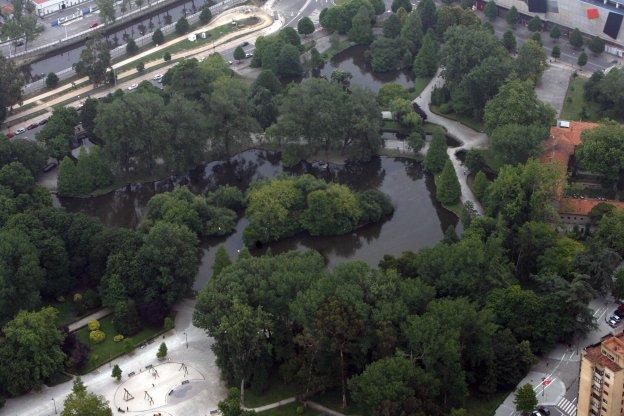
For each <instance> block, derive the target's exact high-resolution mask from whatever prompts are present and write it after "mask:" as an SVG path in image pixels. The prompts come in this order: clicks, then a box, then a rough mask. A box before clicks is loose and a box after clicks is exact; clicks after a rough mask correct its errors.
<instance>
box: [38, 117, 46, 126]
mask: <svg viewBox="0 0 624 416" xmlns="http://www.w3.org/2000/svg"><path fill="white" fill-rule="evenodd" d="M47 122H48V119H47V118H44V119H43V120H41V121H40V122H39V125H40V126H43V125H44V124H46V123H47Z"/></svg>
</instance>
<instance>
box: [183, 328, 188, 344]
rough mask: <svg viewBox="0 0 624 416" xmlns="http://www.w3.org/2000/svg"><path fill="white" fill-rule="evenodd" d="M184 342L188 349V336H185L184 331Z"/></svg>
mask: <svg viewBox="0 0 624 416" xmlns="http://www.w3.org/2000/svg"><path fill="white" fill-rule="evenodd" d="M184 341H185V342H186V348H188V335H187V334H186V331H184Z"/></svg>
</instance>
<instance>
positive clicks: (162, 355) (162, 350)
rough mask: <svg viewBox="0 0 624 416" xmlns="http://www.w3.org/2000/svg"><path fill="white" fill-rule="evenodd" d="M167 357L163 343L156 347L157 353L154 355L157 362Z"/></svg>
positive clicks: (165, 346) (165, 345)
mask: <svg viewBox="0 0 624 416" xmlns="http://www.w3.org/2000/svg"><path fill="white" fill-rule="evenodd" d="M166 356H167V344H165V343H164V342H163V343H162V344H160V346H159V347H158V352H157V353H156V357H157V358H158V359H159V360H162V359H163V358H165V357H166Z"/></svg>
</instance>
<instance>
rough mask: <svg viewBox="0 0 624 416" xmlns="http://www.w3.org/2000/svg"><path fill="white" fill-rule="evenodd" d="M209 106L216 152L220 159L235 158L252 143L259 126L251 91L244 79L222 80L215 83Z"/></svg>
mask: <svg viewBox="0 0 624 416" xmlns="http://www.w3.org/2000/svg"><path fill="white" fill-rule="evenodd" d="M212 88H213V91H212V93H211V94H210V98H209V99H208V102H207V103H206V106H207V108H208V110H209V111H210V112H209V113H208V120H207V123H208V131H209V134H210V135H211V136H212V149H211V150H214V152H215V154H217V155H220V156H226V157H227V156H231V155H232V154H233V153H234V152H236V151H238V150H240V149H241V148H243V147H244V146H245V145H247V144H248V143H250V141H251V133H252V132H256V131H257V130H258V129H259V128H258V124H257V122H256V120H255V119H254V118H253V117H252V108H251V105H250V103H249V99H248V96H249V87H248V86H247V84H246V83H245V82H244V81H243V80H241V79H240V78H233V77H220V78H218V79H216V80H215V81H214V83H213V86H212Z"/></svg>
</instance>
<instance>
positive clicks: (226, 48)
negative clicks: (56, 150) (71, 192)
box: [4, 30, 265, 132]
mask: <svg viewBox="0 0 624 416" xmlns="http://www.w3.org/2000/svg"><path fill="white" fill-rule="evenodd" d="M264 33H265V32H264V30H261V31H260V33H258V32H253V33H249V34H247V35H243V36H242V37H241V38H239V39H237V40H236V41H231V42H228V43H226V44H224V45H219V46H217V47H216V48H215V49H210V50H206V51H203V52H199V53H197V54H195V55H191V56H188V57H187V59H191V58H198V59H199V58H205V57H207V56H209V55H211V54H213V53H215V52H216V53H219V54H221V55H228V54H232V55H233V51H234V49H235V48H236V47H237V46H238V45H240V44H241V43H244V42H249V44H250V45H253V44H254V42H255V40H256V39H257V37H258V36H262V35H263V34H264ZM232 55H229V56H232ZM242 62H245V61H242ZM174 65H175V63H173V64H171V65H167V66H165V67H163V68H160V69H155V70H147V71H146V72H145V74H143V75H140V76H138V77H136V78H134V79H132V80H127V81H123V82H120V83H119V84H118V85H115V86H113V87H112V88H107V89H106V90H104V91H101V92H97V93H92V94H90V95H89V96H90V97H91V98H99V97H104V96H106V95H108V94H109V93H112V92H113V91H115V90H117V89H123V90H127V88H128V87H129V86H131V85H132V84H135V83H136V84H139V83H140V82H141V81H144V80H148V81H149V80H152V79H153V77H154V76H155V75H156V74H164V73H165V72H167V71H168V70H169V69H170V68H172V67H173V66H174ZM233 67H234V69H237V65H233ZM238 67H240V65H238ZM83 101H84V98H82V97H76V100H74V101H72V102H71V103H69V104H67V105H66V106H70V107H79V106H80V105H81V104H82V102H83ZM50 114H51V113H50V112H46V113H44V114H42V115H39V116H36V117H32V118H30V119H28V121H27V122H24V123H23V124H20V125H18V126H13V127H11V129H12V131H15V129H17V128H20V127H25V126H27V125H29V124H31V123H34V122H39V121H41V120H43V119H45V118H48V117H50ZM7 131H8V130H4V132H7Z"/></svg>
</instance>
